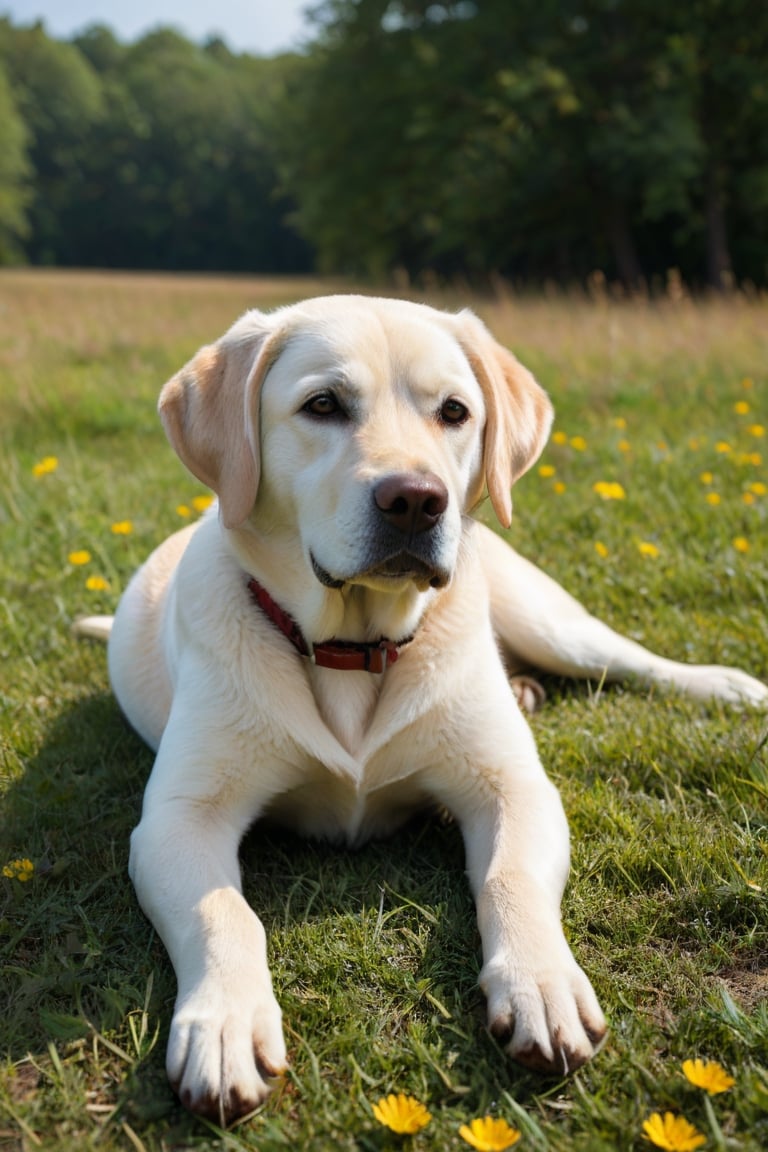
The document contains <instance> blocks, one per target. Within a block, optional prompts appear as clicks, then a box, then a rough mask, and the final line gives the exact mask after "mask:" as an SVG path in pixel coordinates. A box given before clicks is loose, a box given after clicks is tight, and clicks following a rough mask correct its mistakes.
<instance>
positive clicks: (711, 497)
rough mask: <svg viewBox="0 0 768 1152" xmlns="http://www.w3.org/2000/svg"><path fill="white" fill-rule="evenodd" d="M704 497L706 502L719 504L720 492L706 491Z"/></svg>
mask: <svg viewBox="0 0 768 1152" xmlns="http://www.w3.org/2000/svg"><path fill="white" fill-rule="evenodd" d="M705 499H706V501H707V504H719V503H720V494H719V492H707V495H706V497H705Z"/></svg>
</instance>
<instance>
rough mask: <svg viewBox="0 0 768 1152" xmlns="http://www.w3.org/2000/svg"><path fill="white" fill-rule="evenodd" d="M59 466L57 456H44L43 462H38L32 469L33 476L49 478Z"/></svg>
mask: <svg viewBox="0 0 768 1152" xmlns="http://www.w3.org/2000/svg"><path fill="white" fill-rule="evenodd" d="M58 466H59V460H58V457H57V456H44V457H43V459H42V460H38V462H37V464H35V465H34V467H33V468H32V475H33V476H48V475H49V473H51V472H55V471H56V469H57V468H58Z"/></svg>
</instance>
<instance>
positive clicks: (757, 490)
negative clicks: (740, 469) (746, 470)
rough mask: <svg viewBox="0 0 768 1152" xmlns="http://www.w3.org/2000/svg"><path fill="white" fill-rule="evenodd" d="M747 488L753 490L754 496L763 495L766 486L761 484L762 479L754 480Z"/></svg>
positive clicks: (766, 488) (766, 489)
mask: <svg viewBox="0 0 768 1152" xmlns="http://www.w3.org/2000/svg"><path fill="white" fill-rule="evenodd" d="M749 490H750V492H754V494H755V496H765V494H766V492H768V486H766V485H765V484H763V482H762V480H755V482H754V484H750V486H749Z"/></svg>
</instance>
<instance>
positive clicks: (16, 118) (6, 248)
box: [0, 63, 29, 264]
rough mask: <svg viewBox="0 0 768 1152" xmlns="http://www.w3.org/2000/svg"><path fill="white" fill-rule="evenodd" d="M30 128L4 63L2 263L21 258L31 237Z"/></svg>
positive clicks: (0, 85)
mask: <svg viewBox="0 0 768 1152" xmlns="http://www.w3.org/2000/svg"><path fill="white" fill-rule="evenodd" d="M26 142H27V129H26V127H25V124H24V121H23V119H22V117H21V116H20V114H19V111H18V107H17V104H16V100H15V98H14V95H13V92H12V90H11V86H10V84H9V83H8V79H7V76H6V72H5V68H4V67H3V66H2V64H1V63H0V264H6V263H9V262H10V261H11V260H12V259H13V258H14V257H18V255H19V252H20V247H21V241H22V238H23V237H24V236H26V234H27V218H26V214H25V208H26V203H27V190H26V177H27V175H28V172H29V168H28V160H27V155H26Z"/></svg>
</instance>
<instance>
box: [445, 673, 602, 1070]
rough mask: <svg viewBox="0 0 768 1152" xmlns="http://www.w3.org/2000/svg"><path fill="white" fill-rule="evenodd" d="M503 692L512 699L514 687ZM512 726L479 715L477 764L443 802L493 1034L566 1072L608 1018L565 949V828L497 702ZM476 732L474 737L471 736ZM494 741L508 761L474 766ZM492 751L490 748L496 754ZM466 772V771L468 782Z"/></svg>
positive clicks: (526, 1059) (556, 801) (517, 719)
mask: <svg viewBox="0 0 768 1152" xmlns="http://www.w3.org/2000/svg"><path fill="white" fill-rule="evenodd" d="M506 691H507V696H508V689H507V690H506ZM499 704H500V708H499V709H497V711H496V716H497V717H498V716H499V714H500V711H501V709H503V710H504V712H505V716H506V718H507V720H509V719H510V718H511V720H512V726H510V724H509V723H502V724H501V725H499V723H498V722H495V721H494V718H493V716H491V715H486V716H485V718H482V717H481V718H480V719H479V722H478V727H477V730H476V734H477V735H479V734H480V733H481V732H482V730H483V729H484V730H485V732H486V734H488V733H490V734H491V735H486V736H485V737H483V736H482V735H480V739H482V740H484V741H487V742H484V744H483V746H482V747H481V746H480V745H479V744H478V742H477V739H476V740H475V747H474V748H469V749H467V751H468V754H469V755H470V756H471V757H472V758H473V759H475V767H476V770H475V771H474V772H473V773H472V776H471V785H468V783H467V778H466V773H464V774H459V773H457V774H456V775H455V776H454V777H453V779H454V781H455V783H454V784H453V786H452V787H451V786H450V784H449V785H448V787H449V789H450V791H446V790H445V787H443V789H442V792H441V799H442V801H443V802H444V803H445V804H446V806H447V807H448V808H449V810H450V811H451V812H452V813H453V815H454V816H455V817H456V819H457V821H458V822H459V824H460V827H461V830H462V834H463V837H464V842H465V845H466V863H467V874H468V876H469V881H470V884H471V887H472V891H473V893H474V896H475V901H476V904H477V918H478V926H479V928H480V935H481V938H482V947H483V967H482V970H481V973H480V985H481V987H482V989H483V991H484V992H485V995H486V997H487V1000H488V1024H489V1028H490V1030H491V1032H492V1033H493V1034H494V1035H495V1036H496V1037H497V1038H498V1039H499V1040H501V1042H502V1043H504V1044H505V1045H506V1050H507V1052H508V1053H509V1055H510V1056H512V1057H513V1058H514V1059H515V1060H517V1061H519V1062H520V1063H522V1064H525V1065H526V1066H528V1067H531V1068H536V1069H538V1070H541V1071H545V1072H550V1073H555V1074H565V1073H567V1072H570V1071H573V1070H574V1069H575V1068H578V1067H579V1066H580V1065H582V1064H583V1063H584V1062H585V1061H586V1060H588V1059H589V1058H590V1057H591V1056H592V1055H593V1054H594V1052H595V1051H596V1049H597V1047H598V1046H599V1044H600V1042H601V1041H602V1039H603V1037H604V1035H605V1031H606V1025H605V1020H604V1017H603V1014H602V1011H601V1010H600V1006H599V1004H598V1002H597V998H596V996H595V993H594V991H593V989H592V986H591V984H590V982H589V980H588V979H587V977H586V976H585V974H584V972H583V971H582V970H581V968H580V967H579V966H578V964H577V963H576V961H575V960H574V958H573V955H572V953H571V951H570V948H569V947H568V944H567V942H566V939H565V936H564V934H563V930H562V925H561V921H560V901H561V898H562V894H563V889H564V887H565V882H566V879H567V875H568V866H569V836H568V825H567V823H566V818H565V814H564V812H563V808H562V805H561V803H560V798H559V795H558V793H557V790H556V789H555V787H554V785H553V784H552V783H551V782H550V781H549V779H548V778H547V776H546V774H545V773H544V770H543V768H542V767H541V763H540V761H539V758H538V754H537V752H536V747H535V744H534V741H533V737H532V735H531V733H530V730H529V728H528V725H527V723H526V722H525V721H524V720H523V719H522V717H521V715H520V713H519V712H518V711H517V709H515V710H514V712H511V711H510V708H509V702H507V705H506V706H505V705H504V703H503V701H502V700H501V699H500V700H499ZM471 740H472V737H471V736H469V741H470V742H471ZM491 747H495V748H496V749H497V752H496V762H497V763H498V762H499V761H502V762H503V766H502V767H500V768H499V767H486V768H484V769H482V768H481V769H480V770H479V771H478V770H477V759H476V758H478V757H479V758H480V759H481V762H482V760H485V762H486V763H487V761H488V758H489V753H491ZM491 754H492V753H491ZM461 775H463V776H464V779H463V782H462V779H461Z"/></svg>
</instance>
